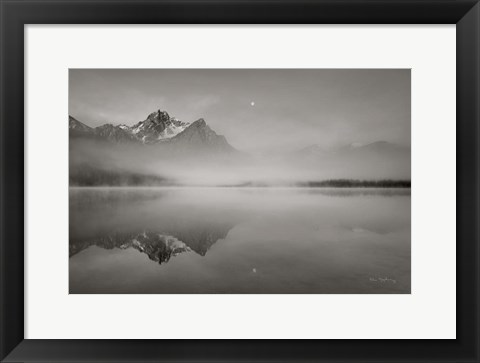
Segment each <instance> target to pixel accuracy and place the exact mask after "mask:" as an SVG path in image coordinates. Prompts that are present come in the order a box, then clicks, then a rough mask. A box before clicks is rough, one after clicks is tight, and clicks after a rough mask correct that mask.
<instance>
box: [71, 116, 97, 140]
mask: <svg viewBox="0 0 480 363" xmlns="http://www.w3.org/2000/svg"><path fill="white" fill-rule="evenodd" d="M68 130H69V134H70V136H72V137H76V136H86V135H93V134H94V130H93V129H92V128H91V127H89V126H87V125H85V124H84V123H82V122H80V121H78V120H77V119H76V118H74V117H72V116H68Z"/></svg>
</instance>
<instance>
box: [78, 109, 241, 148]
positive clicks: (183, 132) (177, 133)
mask: <svg viewBox="0 0 480 363" xmlns="http://www.w3.org/2000/svg"><path fill="white" fill-rule="evenodd" d="M69 131H70V136H71V137H89V138H94V139H100V140H106V141H110V142H114V143H141V144H149V145H150V144H163V145H165V144H168V145H174V146H179V145H180V146H182V148H185V147H186V146H188V147H190V148H198V147H204V146H208V147H209V148H213V149H220V150H221V151H233V150H234V148H233V147H232V146H231V145H230V144H229V143H228V141H227V139H226V138H225V137H224V136H223V135H218V134H217V133H216V132H215V131H213V130H212V129H211V128H210V127H209V126H208V125H207V123H206V122H205V120H204V119H203V118H201V119H199V120H197V121H195V122H193V123H189V122H184V121H180V120H179V119H177V118H175V117H170V115H169V114H168V113H167V112H166V111H162V110H158V111H155V112H152V113H151V114H149V115H148V117H147V118H146V119H145V120H144V121H140V122H138V123H136V124H135V125H133V126H131V127H130V126H127V125H116V126H115V125H113V124H104V125H102V126H98V127H96V128H92V127H89V126H87V125H86V124H84V123H82V122H80V121H78V120H77V119H75V118H74V117H72V116H69Z"/></svg>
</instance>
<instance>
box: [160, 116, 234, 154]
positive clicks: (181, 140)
mask: <svg viewBox="0 0 480 363" xmlns="http://www.w3.org/2000/svg"><path fill="white" fill-rule="evenodd" d="M166 143H168V144H169V145H173V146H175V147H177V148H178V147H179V146H180V147H181V148H182V149H184V150H185V149H190V150H201V149H205V148H208V149H210V150H211V151H221V152H232V151H235V149H234V148H233V147H232V146H231V145H230V144H229V143H228V142H227V139H226V138H225V136H223V135H217V133H216V132H215V131H213V130H212V129H211V128H210V127H209V126H208V125H207V123H206V122H205V120H204V119H203V118H201V119H199V120H197V121H195V122H193V123H192V124H191V125H189V126H188V127H187V128H185V130H183V131H182V132H180V133H179V134H178V135H176V136H174V137H172V138H171V139H169V140H168V141H166Z"/></svg>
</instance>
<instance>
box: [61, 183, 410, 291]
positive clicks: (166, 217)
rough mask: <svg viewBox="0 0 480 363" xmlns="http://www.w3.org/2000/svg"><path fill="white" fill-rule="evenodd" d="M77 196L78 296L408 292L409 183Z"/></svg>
mask: <svg viewBox="0 0 480 363" xmlns="http://www.w3.org/2000/svg"><path fill="white" fill-rule="evenodd" d="M69 203H70V206H69V207H70V228H69V232H70V242H69V256H70V267H69V269H70V293H409V292H410V190H408V189H398V190H396V189H389V190H386V189H314V188H312V189H309V188H298V189H288V188H285V189H274V188H272V189H270V188H251V189H236V188H158V189H155V188H152V189H129V188H113V189H101V188H92V189H88V188H80V189H73V188H72V189H70V198H69ZM142 256H144V257H142ZM153 261H154V262H153Z"/></svg>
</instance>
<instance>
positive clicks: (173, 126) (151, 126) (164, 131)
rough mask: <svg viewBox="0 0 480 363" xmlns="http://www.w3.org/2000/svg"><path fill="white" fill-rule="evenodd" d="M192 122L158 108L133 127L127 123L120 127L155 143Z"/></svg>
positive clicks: (180, 130)
mask: <svg viewBox="0 0 480 363" xmlns="http://www.w3.org/2000/svg"><path fill="white" fill-rule="evenodd" d="M189 125H190V123H188V122H183V121H180V120H178V119H177V118H175V117H170V115H169V114H168V113H167V112H165V111H161V110H158V111H156V112H152V113H151V114H150V115H148V117H147V118H146V119H145V120H144V121H140V122H139V123H137V124H135V125H133V126H132V127H131V128H129V127H128V126H125V125H121V126H120V127H121V128H122V129H124V130H128V131H130V133H131V134H133V135H135V136H136V138H137V139H138V140H141V141H142V142H143V143H144V144H150V143H155V142H157V141H159V140H165V139H169V138H171V137H174V136H176V135H178V134H179V133H181V132H182V131H184V130H185V129H186V128H187V127H188V126H189Z"/></svg>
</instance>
